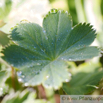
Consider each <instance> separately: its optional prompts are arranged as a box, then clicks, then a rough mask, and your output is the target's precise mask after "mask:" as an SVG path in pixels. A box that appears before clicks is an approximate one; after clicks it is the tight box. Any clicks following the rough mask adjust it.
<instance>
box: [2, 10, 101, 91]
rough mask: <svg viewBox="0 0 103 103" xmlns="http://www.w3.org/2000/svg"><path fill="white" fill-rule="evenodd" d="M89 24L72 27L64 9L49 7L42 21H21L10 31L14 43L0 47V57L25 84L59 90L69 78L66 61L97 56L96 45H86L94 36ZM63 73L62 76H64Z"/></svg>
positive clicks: (69, 17)
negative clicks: (41, 24)
mask: <svg viewBox="0 0 103 103" xmlns="http://www.w3.org/2000/svg"><path fill="white" fill-rule="evenodd" d="M95 37H96V34H95V30H93V29H92V26H91V25H90V24H86V23H83V24H81V23H80V24H78V25H76V26H75V27H73V28H72V20H71V16H70V15H69V14H68V13H67V12H64V11H63V10H56V9H52V10H51V11H50V12H49V13H48V14H47V15H46V17H45V18H44V20H43V27H41V26H39V25H38V24H35V23H21V24H19V25H18V26H17V27H16V28H14V29H13V30H12V32H11V38H12V40H13V41H14V43H15V45H10V46H8V47H6V48H5V49H4V50H3V52H2V53H3V54H4V55H5V56H4V57H2V58H3V59H4V60H6V61H7V62H8V63H9V64H12V66H14V67H16V68H18V70H19V72H18V77H19V80H20V81H22V82H23V83H24V85H25V86H29V85H30V86H34V85H39V84H41V83H42V84H43V85H44V87H46V88H47V87H53V88H54V89H58V88H60V87H61V86H62V82H66V81H69V80H70V75H69V74H70V73H69V72H68V70H67V66H68V65H67V63H66V62H65V61H80V60H85V59H90V58H93V57H94V56H98V55H99V50H98V49H97V47H94V46H89V45H90V44H91V43H92V42H93V41H94V39H95ZM64 74H65V75H64Z"/></svg>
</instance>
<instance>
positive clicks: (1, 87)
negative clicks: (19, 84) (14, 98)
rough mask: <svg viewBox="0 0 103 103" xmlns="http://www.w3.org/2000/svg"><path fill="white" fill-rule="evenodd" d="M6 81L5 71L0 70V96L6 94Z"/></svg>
mask: <svg viewBox="0 0 103 103" xmlns="http://www.w3.org/2000/svg"><path fill="white" fill-rule="evenodd" d="M6 79H7V72H6V71H5V70H0V96H3V95H4V94H5V93H7V92H8V86H7V85H6V84H5V80H6Z"/></svg>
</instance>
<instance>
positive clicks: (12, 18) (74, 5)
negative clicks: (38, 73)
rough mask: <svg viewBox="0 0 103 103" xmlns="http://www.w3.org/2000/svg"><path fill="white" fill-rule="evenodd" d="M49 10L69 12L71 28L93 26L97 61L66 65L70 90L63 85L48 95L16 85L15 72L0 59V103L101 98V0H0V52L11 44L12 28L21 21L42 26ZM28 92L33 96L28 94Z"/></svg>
mask: <svg viewBox="0 0 103 103" xmlns="http://www.w3.org/2000/svg"><path fill="white" fill-rule="evenodd" d="M51 8H56V9H63V10H65V11H68V12H69V13H70V14H71V16H72V19H73V26H74V25H76V24H78V23H80V22H87V23H90V24H91V25H93V27H94V28H95V29H96V32H97V38H96V40H95V41H94V42H93V44H92V45H96V46H98V47H99V48H100V49H101V55H100V57H96V58H93V59H91V60H86V61H81V62H75V63H74V62H68V69H69V72H71V74H72V79H71V81H70V82H68V84H69V85H70V86H68V84H66V83H64V84H63V88H61V89H60V90H58V91H54V92H53V93H51V94H50V93H49V92H48V91H50V90H45V89H44V88H43V87H42V86H37V87H24V86H23V84H22V83H19V82H18V78H17V76H16V70H13V69H12V67H11V66H9V65H8V64H7V63H5V62H4V61H3V60H2V59H0V101H2V102H1V103H9V102H10V103H16V102H17V103H18V102H19V103H29V102H30V103H34V102H35V103H47V101H51V103H54V99H55V100H56V103H59V102H60V101H59V96H60V94H91V95H92V94H96V95H99V94H103V76H102V75H103V71H102V69H103V0H0V51H1V50H2V48H4V47H5V46H7V45H10V43H12V42H11V41H10V39H9V34H10V31H11V30H12V27H14V26H15V25H16V24H17V23H19V22H20V21H22V22H25V21H26V22H27V21H30V22H35V23H38V24H39V25H42V20H43V17H44V16H45V14H46V13H47V12H48V11H49V10H50V9H51ZM84 32H85V31H84ZM2 55H3V54H1V53H0V56H2ZM91 75H93V76H92V77H91ZM77 77H78V78H77ZM81 78H83V80H81ZM79 80H80V81H79ZM94 80H95V81H94ZM78 81H79V83H78ZM83 81H85V82H83ZM66 85H67V86H66ZM87 85H88V86H87ZM71 86H72V88H71ZM75 87H77V88H75ZM28 88H29V90H28ZM74 88H75V89H74ZM31 89H32V91H36V92H31ZM7 94H8V95H7ZM54 94H55V95H54ZM5 95H6V96H5ZM20 95H21V97H20ZM52 95H53V97H52ZM51 97H52V98H51Z"/></svg>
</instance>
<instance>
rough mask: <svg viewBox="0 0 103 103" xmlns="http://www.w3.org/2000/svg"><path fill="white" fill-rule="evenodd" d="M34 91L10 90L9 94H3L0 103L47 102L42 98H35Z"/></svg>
mask: <svg viewBox="0 0 103 103" xmlns="http://www.w3.org/2000/svg"><path fill="white" fill-rule="evenodd" d="M35 98H36V93H35V92H34V91H32V92H31V91H30V90H28V88H27V89H25V90H24V91H22V92H20V91H18V92H13V91H11V92H10V94H9V95H7V96H5V97H4V99H3V100H2V102H1V103H48V102H47V101H46V100H43V99H35Z"/></svg>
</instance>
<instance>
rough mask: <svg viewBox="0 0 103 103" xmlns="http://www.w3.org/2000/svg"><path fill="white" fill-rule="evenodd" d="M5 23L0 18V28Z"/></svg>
mask: <svg viewBox="0 0 103 103" xmlns="http://www.w3.org/2000/svg"><path fill="white" fill-rule="evenodd" d="M5 24H6V23H5V22H4V21H3V20H0V28H1V27H3V26H4V25H5Z"/></svg>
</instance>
